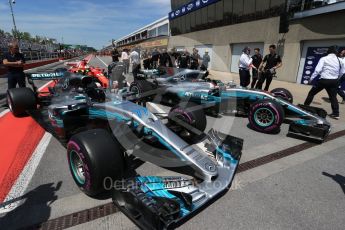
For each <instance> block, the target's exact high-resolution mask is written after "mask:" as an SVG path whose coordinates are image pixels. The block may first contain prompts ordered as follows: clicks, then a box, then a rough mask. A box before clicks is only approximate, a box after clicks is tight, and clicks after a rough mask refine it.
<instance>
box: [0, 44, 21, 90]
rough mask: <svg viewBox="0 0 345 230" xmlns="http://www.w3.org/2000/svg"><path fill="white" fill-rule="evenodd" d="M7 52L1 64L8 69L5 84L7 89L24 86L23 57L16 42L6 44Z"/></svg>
mask: <svg viewBox="0 0 345 230" xmlns="http://www.w3.org/2000/svg"><path fill="white" fill-rule="evenodd" d="M8 48H9V53H7V54H5V57H4V60H3V64H4V65H5V66H6V67H7V69H8V74H7V84H8V89H12V88H16V87H17V84H18V86H19V87H25V85H26V82H25V74H24V64H25V58H24V55H23V54H22V53H20V52H19V46H18V43H16V42H13V43H10V44H9V45H8Z"/></svg>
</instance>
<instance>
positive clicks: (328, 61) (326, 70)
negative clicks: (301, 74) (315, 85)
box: [310, 54, 345, 81]
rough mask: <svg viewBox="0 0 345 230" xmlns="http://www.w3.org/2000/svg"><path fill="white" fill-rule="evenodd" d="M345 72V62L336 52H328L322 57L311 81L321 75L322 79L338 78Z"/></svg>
mask: <svg viewBox="0 0 345 230" xmlns="http://www.w3.org/2000/svg"><path fill="white" fill-rule="evenodd" d="M343 74H345V64H344V61H342V60H341V59H340V58H338V57H337V56H336V55H335V54H328V55H327V56H326V57H323V58H321V59H320V61H319V63H318V64H317V66H316V68H315V71H314V73H313V74H312V75H311V78H310V81H312V80H313V79H314V78H316V77H317V76H318V75H320V79H329V80H336V79H338V78H339V76H342V75H343Z"/></svg>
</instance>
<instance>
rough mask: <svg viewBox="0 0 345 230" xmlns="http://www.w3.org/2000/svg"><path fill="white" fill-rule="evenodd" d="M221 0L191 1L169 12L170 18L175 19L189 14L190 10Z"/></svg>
mask: <svg viewBox="0 0 345 230" xmlns="http://www.w3.org/2000/svg"><path fill="white" fill-rule="evenodd" d="M219 1H220V0H194V1H191V2H190V3H188V4H186V5H183V6H181V7H180V8H178V9H176V10H175V11H172V12H170V13H169V20H173V19H175V18H178V17H181V16H183V15H186V14H189V13H190V12H193V11H196V10H198V9H201V8H203V7H205V6H208V5H211V4H213V3H216V2H219Z"/></svg>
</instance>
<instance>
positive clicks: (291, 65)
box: [168, 11, 345, 82]
mask: <svg viewBox="0 0 345 230" xmlns="http://www.w3.org/2000/svg"><path fill="white" fill-rule="evenodd" d="M339 22H345V12H344V11H339V12H335V13H330V14H324V15H318V16H313V17H309V18H304V19H299V20H295V21H292V22H291V25H290V31H289V32H288V33H287V34H286V35H285V36H284V37H283V35H282V34H279V33H278V30H279V17H275V18H269V19H263V20H257V21H253V22H247V23H241V24H236V25H231V26H224V27H218V28H214V29H209V30H204V31H198V32H193V33H188V34H184V35H179V36H172V37H170V40H169V46H168V47H169V48H173V47H175V46H184V47H186V48H187V49H188V50H189V51H191V50H192V48H193V47H194V46H195V45H200V44H212V45H213V60H212V69H213V70H217V71H230V64H231V49H230V44H233V43H249V42H264V44H265V51H264V53H265V54H266V53H267V50H268V46H269V45H270V44H278V46H279V47H278V48H279V53H280V54H281V55H282V58H283V67H282V68H281V69H280V70H279V71H278V74H277V75H278V78H279V80H284V81H289V82H296V79H297V73H298V67H299V62H300V58H301V52H302V42H303V41H307V40H332V39H339V38H345V26H344V25H343V23H339Z"/></svg>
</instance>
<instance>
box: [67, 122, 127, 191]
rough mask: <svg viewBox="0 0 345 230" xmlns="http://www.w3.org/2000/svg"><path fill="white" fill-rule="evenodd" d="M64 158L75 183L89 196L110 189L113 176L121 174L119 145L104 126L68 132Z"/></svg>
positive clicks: (115, 177)
mask: <svg viewBox="0 0 345 230" xmlns="http://www.w3.org/2000/svg"><path fill="white" fill-rule="evenodd" d="M67 158H68V164H69V168H70V171H71V174H72V177H73V179H74V181H75V183H76V184H77V186H78V187H79V188H80V189H81V190H82V191H83V192H84V193H85V194H87V195H89V196H95V195H97V194H100V193H102V192H104V191H106V190H109V189H111V188H112V187H113V185H114V182H115V181H116V180H120V179H122V178H123V174H124V170H125V161H124V152H123V149H122V147H121V145H120V143H119V142H118V141H117V140H116V139H115V138H114V137H113V136H112V135H111V134H110V133H108V132H107V131H106V130H103V129H94V130H88V131H85V132H81V133H78V134H75V135H74V136H72V137H71V139H70V141H69V142H68V144H67Z"/></svg>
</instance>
